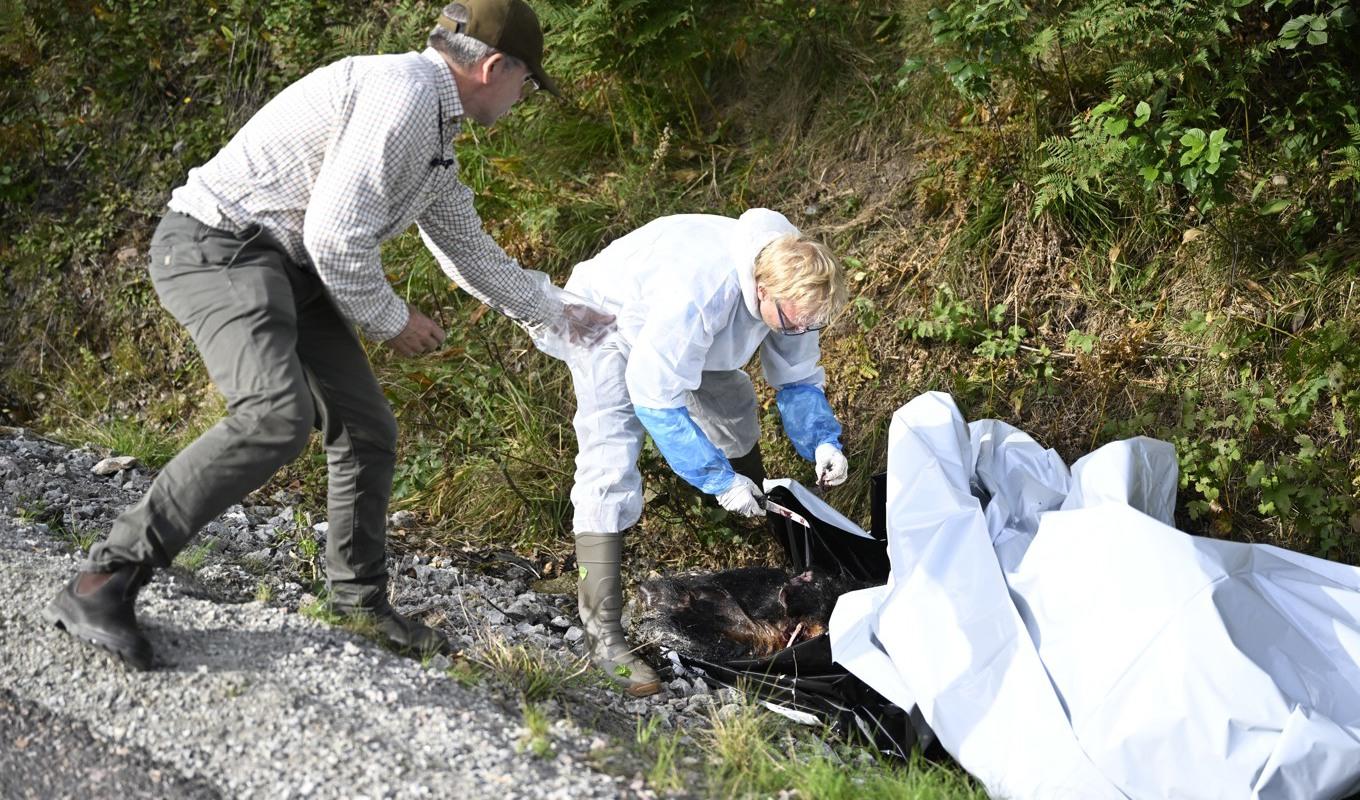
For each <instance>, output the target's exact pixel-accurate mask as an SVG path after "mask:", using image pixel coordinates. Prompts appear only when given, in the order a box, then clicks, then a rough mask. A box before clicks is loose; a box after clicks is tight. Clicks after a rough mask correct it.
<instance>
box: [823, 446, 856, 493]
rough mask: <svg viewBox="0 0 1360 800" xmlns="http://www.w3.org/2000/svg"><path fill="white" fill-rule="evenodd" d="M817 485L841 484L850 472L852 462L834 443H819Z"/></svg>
mask: <svg viewBox="0 0 1360 800" xmlns="http://www.w3.org/2000/svg"><path fill="white" fill-rule="evenodd" d="M816 456H817V485H818V486H840V485H841V484H842V483H845V479H846V477H847V476H848V475H849V474H850V462H848V461H846V460H845V454H844V453H842V452H841V451H840V449H839V448H838V447H836V445H834V444H827V443H822V444H819V445H817V452H816Z"/></svg>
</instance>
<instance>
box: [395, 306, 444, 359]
mask: <svg viewBox="0 0 1360 800" xmlns="http://www.w3.org/2000/svg"><path fill="white" fill-rule="evenodd" d="M407 308H408V309H409V310H410V312H411V318H410V319H408V320H407V321H406V327H405V328H402V329H401V333H399V334H397V335H396V336H393V337H392V338H391V339H388V340H387V341H385V342H383V344H385V345H387V346H388V347H390V348H392V349H393V350H396V351H397V352H398V353H400V354H401V355H403V356H418V355H420V354H421V353H428V352H430V351H431V350H434V349H435V348H437V347H439V345H441V344H443V343H444V329H443V328H441V327H439V326H438V325H436V324H435V321H434V320H432V319H430V318H429V317H427V316H425V315H424V314H422V313H420V312H419V311H417V310H416V309H415V308H414V307H413V306H409V305H408V306H407Z"/></svg>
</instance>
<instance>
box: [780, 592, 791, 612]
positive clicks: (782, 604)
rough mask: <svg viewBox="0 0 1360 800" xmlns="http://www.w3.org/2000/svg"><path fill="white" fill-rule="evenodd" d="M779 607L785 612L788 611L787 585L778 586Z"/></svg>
mask: <svg viewBox="0 0 1360 800" xmlns="http://www.w3.org/2000/svg"><path fill="white" fill-rule="evenodd" d="M779 607H780V608H782V609H784V612H785V613H788V610H789V587H787V586H781V587H779Z"/></svg>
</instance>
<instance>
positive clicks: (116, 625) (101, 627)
mask: <svg viewBox="0 0 1360 800" xmlns="http://www.w3.org/2000/svg"><path fill="white" fill-rule="evenodd" d="M150 581H151V568H150V567H147V566H142V565H138V564H129V565H125V566H122V567H119V568H118V569H116V570H114V571H113V572H81V573H80V574H78V575H76V576H75V577H74V578H72V579H71V582H70V583H68V584H66V586H65V587H64V588H63V589H62V590H61V591H60V592H57V596H56V597H55V598H53V600H52V602H51V603H48V604H47V608H44V609H43V612H42V615H43V619H46V620H47V621H48V622H50V623H52V624H53V625H56V626H57V627H58V628H61V629H62V630H64V631H66V632H67V633H70V634H71V635H72V636H75V637H76V638H77V639H81V640H83V641H87V642H90V643H92V644H94V645H96V646H98V647H102V648H104V649H105V650H108V651H109V652H111V653H113V654H114V655H116V656H118V657H119V658H121V659H123V661H125V662H126V663H127V664H128V665H130V666H132V667H134V668H135V669H141V670H145V669H151V642H149V641H147V639H146V636H144V635H142V631H141V629H140V628H138V627H137V609H136V604H137V592H139V591H141V588H142V587H143V586H145V585H146V584H147V583H149V582H150Z"/></svg>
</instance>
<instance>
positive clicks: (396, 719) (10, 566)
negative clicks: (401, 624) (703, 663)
mask: <svg viewBox="0 0 1360 800" xmlns="http://www.w3.org/2000/svg"><path fill="white" fill-rule="evenodd" d="M99 456H100V454H98V453H95V452H93V451H92V450H89V449H78V450H70V449H67V448H65V447H62V446H60V445H57V444H55V443H52V442H48V441H46V440H43V439H41V438H39V437H35V436H33V435H32V434H25V433H24V432H21V431H19V432H16V431H14V430H13V429H10V430H9V431H0V489H2V491H0V643H3V644H2V646H0V687H3V688H0V797H55V796H89V797H119V798H131V797H218V796H222V797H270V798H274V797H296V796H315V797H340V796H344V797H526V798H557V797H571V798H595V797H615V796H639V795H642V796H646V795H648V794H650V792H648V790H647V789H646V788H645V785H644V784H643V782H642V781H641V780H640V779H639V778H638V775H637V773H638V770H639V769H640V768H639V767H638V765H637V764H636V763H633V764H632V765H631V766H628V767H625V768H623V770H622V771H620V769H619V767H617V765H615V766H613V767H610V766H609V762H610V761H611V759H608V758H604V757H602V756H603V755H604V754H607V753H612V752H617V751H619V750H626V747H624V746H623V745H621V744H620V742H619V737H615V738H611V737H610V736H609V735H608V733H602V732H601V731H609V730H611V729H612V730H613V731H614V732H615V733H616V734H620V736H626V732H627V731H629V730H631V729H632V728H633V727H634V726H635V724H636V722H637V719H639V718H649V719H650V718H655V719H656V720H657V724H660V725H661V727H663V728H671V727H675V726H679V727H682V728H684V727H687V726H690V725H698V724H702V720H703V719H704V718H705V715H704V712H705V711H706V710H707V708H708V707H709V706H711V705H712V704H713V703H715V702H718V701H719V700H720V699H721V697H722V696H721V695H716V696H715V695H714V694H712V693H710V692H709V690H708V687H706V686H704V685H703V684H702V682H697V683H693V684H687V683H686V682H685V681H684V680H683V679H678V680H676V681H673V682H672V684H671V685H670V686H669V687H668V689H667V691H666V692H664V693H662V694H660V695H658V696H656V697H655V698H652V699H649V700H630V699H628V698H626V697H623V696H621V695H617V694H616V693H612V692H610V691H609V690H606V689H602V688H598V687H596V688H591V687H588V686H587V687H585V688H583V689H580V691H581V692H584V693H585V702H584V705H586V706H589V707H591V708H592V709H593V712H592V714H591V715H590V716H589V717H588V718H587V717H583V716H582V715H580V714H574V713H572V711H571V705H570V704H569V703H566V702H562V703H559V702H558V701H557V700H550V701H548V703H547V704H546V707H547V708H548V709H549V711H550V712H557V713H553V714H551V716H552V717H553V718H554V719H553V721H552V722H551V725H550V728H549V730H548V732H547V739H548V741H549V742H550V745H551V747H550V750H549V751H548V753H547V754H546V755H544V754H543V752H544V751H543V748H542V747H538V748H529V747H526V746H525V745H524V742H525V737H526V730H525V728H524V727H523V720H522V715H521V712H520V708H519V703H518V700H517V699H516V698H515V697H513V696H512V695H513V693H512V692H509V691H507V690H506V689H505V688H504V687H497V686H494V685H487V684H486V683H482V684H477V683H473V684H472V685H467V686H465V685H464V684H463V683H460V682H459V681H456V680H454V679H453V678H451V677H449V675H448V674H447V669H446V668H447V666H448V664H447V663H438V662H436V663H434V664H428V663H427V664H425V665H422V664H421V663H419V662H417V661H414V660H411V659H406V658H402V657H399V656H396V655H394V654H391V653H389V652H388V651H386V650H384V649H382V648H380V647H378V646H377V645H375V644H373V643H372V642H369V641H368V640H366V639H364V638H362V637H360V636H358V635H356V634H352V633H349V632H347V631H345V630H343V629H340V628H335V627H331V626H328V625H326V624H324V623H321V622H318V621H316V620H314V619H312V618H311V617H309V616H306V615H304V614H300V613H297V608H298V606H299V604H301V603H305V601H306V599H307V597H306V596H305V595H304V594H303V591H302V585H301V584H300V583H299V581H301V580H303V577H301V576H302V574H303V573H305V572H306V570H307V569H309V568H310V567H309V564H308V562H307V560H306V558H305V557H303V556H299V554H298V552H297V550H296V547H297V545H296V541H297V540H298V539H299V537H298V536H297V534H298V533H299V529H298V528H295V527H294V528H290V526H292V525H294V523H295V522H298V521H299V515H297V514H296V513H294V512H293V511H292V509H290V508H286V507H283V508H280V507H278V506H246V507H242V506H236V507H233V509H231V510H229V511H228V512H227V513H226V514H224V515H223V517H222V518H221V519H220V520H218V521H217V522H215V523H214V524H213V525H211V526H210V529H209V530H208V531H207V532H206V535H205V537H204V541H205V542H206V543H207V546H203V547H200V549H199V550H198V551H197V552H198V553H199V555H198V556H196V557H195V558H194V559H193V561H194V563H192V564H190V565H189V567H188V568H187V569H180V570H178V571H168V572H164V571H163V572H158V573H157V577H156V580H155V581H154V582H153V583H152V584H150V585H149V586H148V587H147V588H146V589H145V590H143V592H142V595H141V600H140V603H139V608H138V613H139V616H140V618H141V620H142V622H143V625H144V627H145V628H146V630H147V634H148V636H149V638H150V639H151V642H152V645H153V647H154V648H155V651H156V657H157V667H156V669H154V670H153V671H151V672H146V673H137V672H131V671H128V670H126V669H125V668H124V667H123V666H122V665H121V664H120V663H118V662H116V661H115V660H113V659H112V658H110V657H108V656H106V655H105V654H103V653H102V652H99V651H95V650H93V649H91V648H88V647H85V646H83V645H81V644H80V643H78V642H76V641H75V640H73V639H72V638H71V637H70V636H69V635H67V634H65V633H63V632H61V631H58V630H57V629H55V628H52V627H49V626H47V625H45V624H44V623H43V622H42V620H41V618H40V617H39V611H40V610H41V608H42V607H43V605H44V604H45V603H46V602H47V601H48V599H49V598H50V597H51V596H52V595H53V594H54V593H55V592H56V591H57V589H58V588H59V587H60V586H61V585H62V584H63V583H64V582H65V581H66V580H68V579H69V578H70V576H71V575H72V574H73V573H74V571H75V570H76V567H77V565H78V564H79V563H80V560H81V552H80V549H79V548H80V546H81V545H88V540H89V538H90V537H91V536H102V535H103V532H104V531H106V530H107V524H108V521H109V520H110V519H111V518H112V517H113V515H114V514H116V513H117V511H118V510H119V509H121V508H122V507H124V506H126V505H127V504H129V503H131V502H133V501H135V499H136V498H137V497H138V496H140V494H141V492H142V491H143V490H144V489H145V487H146V485H147V483H148V482H149V478H148V477H147V476H146V475H145V474H143V473H142V472H140V471H139V470H138V469H136V467H132V468H125V469H118V470H115V471H112V472H111V473H110V474H109V475H107V476H105V475H97V474H94V473H92V472H91V469H92V468H93V467H95V465H96V462H98V461H99V460H100V458H99ZM300 524H301V525H303V526H306V525H308V524H309V521H305V520H302V521H300ZM312 527H315V528H320V529H321V532H319V533H315V534H313V532H311V531H305V530H304V531H301V532H302V533H304V534H306V535H316V536H324V525H318V526H312ZM285 534H289V535H285ZM304 555H305V553H304ZM393 567H394V572H395V576H394V586H393V601H394V603H395V604H396V605H397V606H398V608H402V609H404V610H407V611H413V610H414V611H424V612H427V613H426V614H425V617H426V618H427V619H430V620H433V621H435V622H437V623H438V624H441V625H443V627H444V628H445V630H446V631H447V632H448V633H449V634H450V636H451V638H453V639H454V641H455V642H461V643H462V644H463V645H464V646H467V645H469V644H471V643H472V642H473V641H474V640H476V639H478V638H479V637H481V638H485V637H487V636H493V637H494V636H501V637H505V640H506V641H511V642H514V643H516V644H517V645H519V646H523V647H527V648H534V649H535V651H536V652H538V651H541V652H542V653H543V654H545V657H550V658H556V659H559V660H562V661H565V662H566V663H576V661H578V660H579V648H580V630H579V628H577V627H576V626H575V625H574V624H573V623H574V622H575V616H574V613H572V612H573V606H574V603H572V602H570V601H571V600H574V598H566V597H554V596H551V595H546V594H541V593H536V592H534V591H532V590H530V589H529V588H528V582H527V580H525V581H518V582H517V581H514V580H503V579H497V578H490V577H485V576H481V575H473V574H471V571H470V570H468V569H466V568H462V569H460V568H458V567H455V566H452V565H450V564H443V563H438V562H436V563H433V564H432V563H430V562H427V561H422V560H419V559H412V558H410V557H408V558H407V559H405V560H404V561H403V562H402V563H400V564H394V565H393ZM255 597H266V598H268V599H267V600H257V599H252V598H255ZM432 610H433V611H432ZM578 699H579V698H578ZM624 744H626V743H624ZM535 750H536V751H537V752H533V751H535ZM612 761H614V762H617V761H618V759H612ZM623 763H625V764H627V763H628V761H627V759H626V758H625V759H623Z"/></svg>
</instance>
